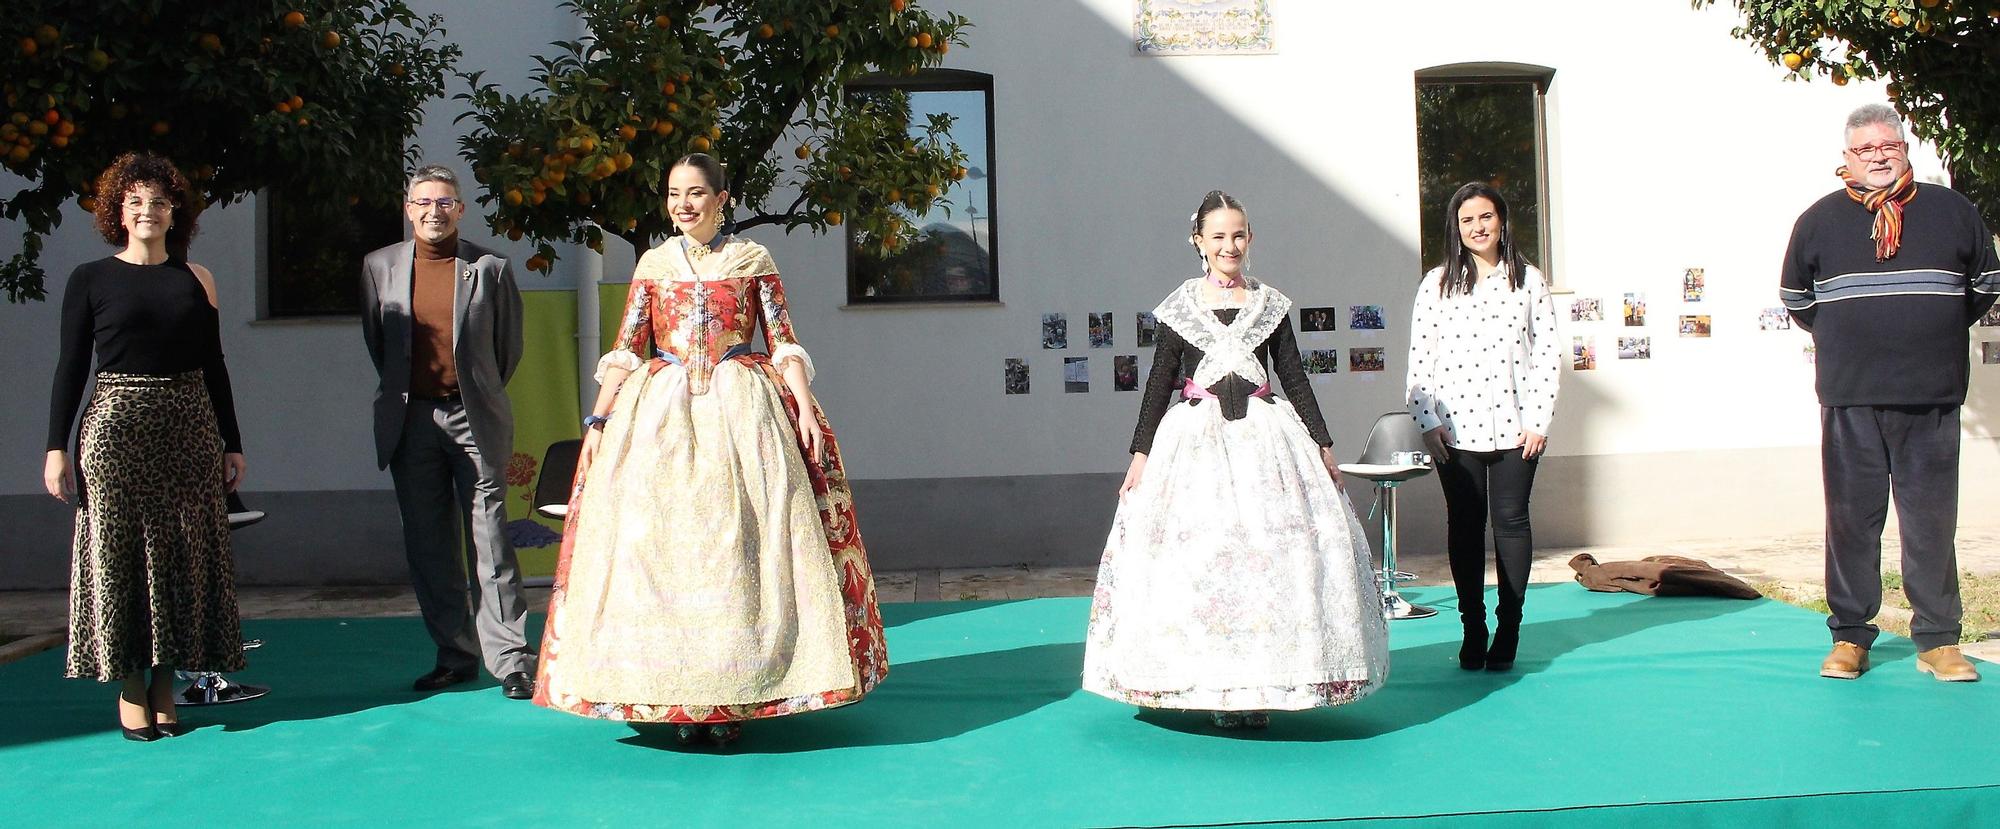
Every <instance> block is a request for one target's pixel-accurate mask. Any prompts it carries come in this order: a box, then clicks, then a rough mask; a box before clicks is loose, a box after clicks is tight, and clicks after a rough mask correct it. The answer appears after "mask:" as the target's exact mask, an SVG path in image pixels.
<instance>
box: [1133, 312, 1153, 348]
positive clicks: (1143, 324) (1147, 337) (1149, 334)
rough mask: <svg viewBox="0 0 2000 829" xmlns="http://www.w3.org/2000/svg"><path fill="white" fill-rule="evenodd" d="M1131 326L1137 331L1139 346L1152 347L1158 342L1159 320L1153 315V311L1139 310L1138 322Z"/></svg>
mask: <svg viewBox="0 0 2000 829" xmlns="http://www.w3.org/2000/svg"><path fill="white" fill-rule="evenodd" d="M1132 327H1133V328H1134V329H1136V330H1137V331H1138V332H1139V347H1140V348H1152V347H1153V345H1154V344H1155V343H1156V342H1158V339H1157V338H1158V337H1159V335H1160V321H1159V319H1158V318H1156V317H1154V316H1153V312H1151V311H1140V312H1139V321H1138V324H1137V325H1134V326H1132Z"/></svg>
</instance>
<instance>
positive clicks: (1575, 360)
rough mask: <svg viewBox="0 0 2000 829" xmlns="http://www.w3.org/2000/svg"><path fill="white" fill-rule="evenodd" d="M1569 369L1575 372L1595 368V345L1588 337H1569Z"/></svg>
mask: <svg viewBox="0 0 2000 829" xmlns="http://www.w3.org/2000/svg"><path fill="white" fill-rule="evenodd" d="M1569 352H1570V358H1569V367H1570V368H1571V369H1573V370H1575V371H1590V370H1591V369H1594V368H1597V343H1596V342H1594V341H1592V340H1591V338H1589V337H1571V338H1570V346H1569Z"/></svg>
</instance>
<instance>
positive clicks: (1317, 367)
mask: <svg viewBox="0 0 2000 829" xmlns="http://www.w3.org/2000/svg"><path fill="white" fill-rule="evenodd" d="M1299 362H1300V363H1301V364H1303V365H1304V366H1305V368H1306V373H1307V374H1334V373H1337V372H1339V371H1340V349H1338V348H1316V349H1313V350H1311V351H1307V352H1305V353H1304V354H1300V355H1299Z"/></svg>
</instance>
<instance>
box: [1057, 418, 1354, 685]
mask: <svg viewBox="0 0 2000 829" xmlns="http://www.w3.org/2000/svg"><path fill="white" fill-rule="evenodd" d="M1388 673H1389V651H1388V629H1387V625H1386V623H1385V619H1384V617H1383V612H1382V598H1381V592H1380V589H1379V588H1378V587H1377V586H1376V584H1375V576H1374V574H1373V570H1372V566H1371V562H1370V553H1369V550H1368V542H1367V538H1366V536H1364V535H1363V534H1362V529H1361V524H1360V522H1359V521H1358V520H1356V518H1355V516H1354V510H1353V508H1352V507H1351V506H1350V505H1349V504H1348V501H1347V497H1346V496H1345V495H1343V494H1342V493H1341V492H1340V489H1339V488H1338V487H1335V486H1334V484H1333V479H1332V477H1331V476H1329V475H1328V474H1327V471H1326V467H1325V465H1324V464H1322V463H1321V462H1320V457H1319V447H1318V446H1317V445H1315V444H1314V443H1313V442H1312V439H1311V437H1309V436H1308V435H1307V432H1306V429H1305V426H1304V424H1302V423H1300V421H1299V418H1298V415H1297V414H1296V413H1295V412H1294V411H1293V410H1292V407H1291V404H1290V403H1287V402H1285V401H1282V400H1277V401H1271V402H1266V401H1265V400H1251V401H1250V408H1249V413H1248V415H1246V416H1245V417H1244V418H1242V419H1240V420H1235V421H1226V420H1224V419H1223V417H1222V407H1221V406H1218V405H1215V404H1213V403H1204V404H1201V405H1192V406H1191V405H1186V404H1180V405H1176V406H1174V407H1173V408H1172V409H1171V410H1169V411H1168V413H1167V415H1166V417H1165V418H1164V419H1163V420H1162V421H1161V424H1160V429H1159V432H1158V433H1157V435H1156V436H1155V438H1154V441H1153V451H1152V452H1151V453H1150V454H1149V455H1148V456H1147V461H1146V469H1145V472H1144V474H1143V476H1142V477H1141V479H1140V482H1139V486H1138V487H1136V488H1134V489H1133V490H1132V491H1130V492H1128V493H1126V495H1125V498H1124V500H1123V501H1122V502H1121V503H1120V504H1119V507H1118V513H1117V517H1116V518H1115V519H1114V520H1113V521H1112V525H1111V535H1110V538H1109V539H1108V540H1107V541H1106V543H1105V547H1104V560H1103V563H1102V564H1101V565H1100V567H1099V569H1098V575H1097V592H1096V595H1095V597H1094V601H1093V602H1092V605H1091V613H1090V632H1089V635H1088V637H1087V639H1086V644H1085V649H1084V667H1083V687H1084V689H1085V690H1087V691H1090V692H1092V693H1095V694H1099V695H1102V696H1105V697H1109V698H1111V699H1114V700H1118V701H1120V702H1126V703H1131V704H1133V705H1140V706H1145V707H1149V708H1182V709H1194V710H1206V711H1260V710H1264V711H1290V710H1300V709H1306V708H1316V707H1322V706H1329V705H1340V704H1343V703H1347V702H1352V701H1354V700H1356V699H1359V698H1361V697H1363V696H1366V695H1367V694H1368V693H1370V692H1371V691H1373V690H1375V689H1376V688H1377V687H1379V686H1380V685H1381V684H1382V681H1383V680H1384V679H1385V678H1387V676H1388Z"/></svg>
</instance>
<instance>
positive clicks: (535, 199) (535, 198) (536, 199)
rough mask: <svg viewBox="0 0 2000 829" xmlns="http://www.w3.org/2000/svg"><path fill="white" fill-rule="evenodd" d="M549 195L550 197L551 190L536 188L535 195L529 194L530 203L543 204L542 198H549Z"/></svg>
mask: <svg viewBox="0 0 2000 829" xmlns="http://www.w3.org/2000/svg"><path fill="white" fill-rule="evenodd" d="M548 197H549V191H547V190H536V191H535V194H534V195H532V196H529V197H528V203H530V204H541V203H542V200H543V199H546V198H548Z"/></svg>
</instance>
